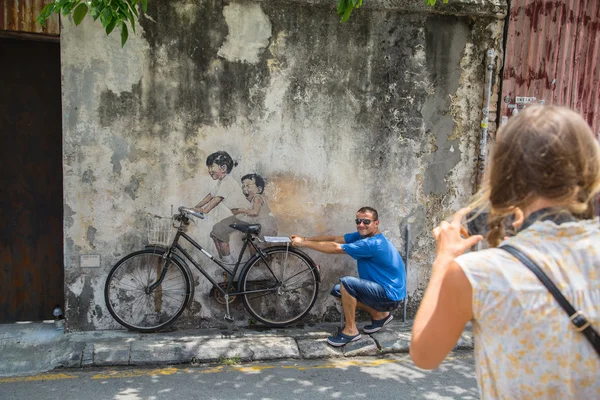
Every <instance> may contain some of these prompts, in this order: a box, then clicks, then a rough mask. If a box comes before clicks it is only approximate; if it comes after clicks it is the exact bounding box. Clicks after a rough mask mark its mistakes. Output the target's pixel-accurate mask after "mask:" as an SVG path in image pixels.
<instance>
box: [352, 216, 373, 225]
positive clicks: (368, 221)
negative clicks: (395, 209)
mask: <svg viewBox="0 0 600 400" xmlns="http://www.w3.org/2000/svg"><path fill="white" fill-rule="evenodd" d="M373 221H377V220H376V219H375V220H373V219H369V218H356V219H355V220H354V222H356V225H360V223H361V222H362V223H363V224H364V225H371V222H373Z"/></svg>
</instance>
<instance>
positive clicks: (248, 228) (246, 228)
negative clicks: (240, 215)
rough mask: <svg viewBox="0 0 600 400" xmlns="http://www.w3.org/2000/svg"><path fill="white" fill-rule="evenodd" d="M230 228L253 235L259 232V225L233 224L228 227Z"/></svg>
mask: <svg viewBox="0 0 600 400" xmlns="http://www.w3.org/2000/svg"><path fill="white" fill-rule="evenodd" d="M229 227H230V228H233V229H236V230H238V231H240V232H244V233H255V234H257V233H258V232H260V224H248V223H246V222H236V223H235V224H231V225H229Z"/></svg>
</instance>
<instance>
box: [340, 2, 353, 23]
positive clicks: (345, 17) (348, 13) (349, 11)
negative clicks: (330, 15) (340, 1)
mask: <svg viewBox="0 0 600 400" xmlns="http://www.w3.org/2000/svg"><path fill="white" fill-rule="evenodd" d="M353 8H354V6H352V5H350V6H349V7H348V8H346V11H345V12H344V14H343V15H342V19H341V22H346V21H348V18H350V14H352V9H353Z"/></svg>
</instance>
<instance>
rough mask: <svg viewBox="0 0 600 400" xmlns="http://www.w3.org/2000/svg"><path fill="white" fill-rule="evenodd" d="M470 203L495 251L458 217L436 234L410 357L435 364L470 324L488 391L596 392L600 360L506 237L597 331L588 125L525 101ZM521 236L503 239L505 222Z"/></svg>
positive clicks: (599, 228) (595, 178) (593, 162)
mask: <svg viewBox="0 0 600 400" xmlns="http://www.w3.org/2000/svg"><path fill="white" fill-rule="evenodd" d="M490 161H491V163H490V165H489V171H487V173H488V174H487V176H486V182H485V184H484V187H483V188H482V190H481V191H480V193H479V195H478V199H477V200H476V202H475V203H474V204H473V205H472V207H473V208H474V209H477V210H481V209H486V210H489V216H488V224H489V226H488V228H489V232H488V233H487V236H486V239H487V240H488V242H489V244H490V248H489V249H486V250H482V251H478V252H471V253H468V254H464V255H463V253H464V252H465V251H466V250H467V249H469V248H471V246H473V245H475V244H476V243H478V242H479V241H481V240H483V237H482V236H479V235H478V236H471V237H468V235H465V229H464V228H463V227H462V222H463V218H465V216H466V215H467V213H468V212H469V209H462V210H460V211H459V212H457V213H456V215H455V216H454V217H453V219H452V221H451V222H442V223H441V224H440V225H439V226H438V227H436V228H435V229H434V230H433V235H434V237H435V239H436V244H437V254H436V259H435V262H434V263H433V266H432V272H431V279H430V281H429V285H428V287H427V290H426V291H425V295H424V297H423V301H422V302H421V306H420V307H419V311H418V312H417V316H416V318H415V322H414V325H413V336H412V341H411V345H410V354H411V357H412V359H413V361H414V362H415V364H416V365H417V366H419V367H421V368H425V369H433V368H436V367H437V366H438V365H439V364H440V363H441V362H442V361H443V360H444V358H445V357H446V355H447V354H448V352H450V351H451V350H452V348H453V347H454V345H455V344H456V342H457V340H458V338H459V337H460V335H461V333H462V331H463V329H464V328H465V325H466V324H467V322H469V321H472V323H473V331H474V334H475V363H476V370H477V380H478V384H479V390H480V394H481V397H482V398H483V399H499V398H504V399H533V398H535V399H541V398H556V399H572V398H589V399H591V398H595V399H598V398H600V357H599V355H598V354H597V353H596V352H595V350H594V348H593V347H592V345H591V344H590V342H589V341H588V340H587V339H586V338H585V337H584V335H583V334H582V333H581V332H578V331H576V330H575V327H574V326H573V325H572V323H571V322H570V320H569V317H568V316H567V314H566V313H565V311H564V310H563V309H562V308H560V306H559V304H558V303H557V301H556V300H555V299H554V297H552V295H551V294H550V293H549V291H548V290H547V289H546V287H545V286H544V285H542V283H541V282H540V281H539V280H538V278H537V277H536V276H535V275H534V274H533V273H532V272H530V271H529V270H528V269H527V268H526V267H525V266H524V265H523V264H522V263H521V262H520V261H518V260H517V259H516V258H514V257H513V256H512V255H511V254H509V253H508V252H506V251H504V250H502V249H498V248H496V247H497V246H498V245H499V244H500V243H501V242H502V243H503V244H510V245H512V246H514V247H515V248H517V249H519V250H521V251H522V252H523V253H525V254H526V255H528V256H529V257H530V258H531V259H532V260H533V261H535V262H536V263H537V264H538V265H539V266H540V268H541V269H542V270H543V271H544V272H545V273H546V275H548V276H549V277H550V279H551V280H552V281H553V282H554V283H555V284H556V286H557V287H558V289H560V291H561V292H562V293H563V295H564V296H565V297H566V298H567V299H568V301H569V302H570V303H571V304H572V305H573V306H574V307H575V309H577V310H581V311H582V312H583V313H584V314H585V316H586V317H587V319H588V320H589V321H590V322H591V325H592V327H594V328H595V329H596V330H598V329H599V328H600V221H599V220H598V218H595V219H594V198H595V196H596V195H597V194H598V193H599V192H600V148H599V145H598V142H597V141H596V139H595V137H594V135H593V134H592V131H591V129H590V128H589V126H588V125H587V123H586V122H585V121H584V120H583V118H581V117H580V116H579V115H578V114H576V113H575V112H573V111H571V110H568V109H566V108H561V107H553V106H534V107H528V108H526V109H525V110H523V111H522V112H520V113H519V114H518V115H517V116H515V117H512V118H511V119H510V120H509V122H508V124H507V125H506V126H504V127H503V128H502V129H501V130H500V131H499V132H498V135H497V142H496V146H495V149H494V152H493V156H492V159H491V160H490ZM509 218H510V221H514V222H513V223H512V225H513V226H514V228H515V230H516V231H517V234H516V235H515V236H513V237H510V238H505V234H506V233H505V231H504V227H505V226H506V225H507V223H506V221H509Z"/></svg>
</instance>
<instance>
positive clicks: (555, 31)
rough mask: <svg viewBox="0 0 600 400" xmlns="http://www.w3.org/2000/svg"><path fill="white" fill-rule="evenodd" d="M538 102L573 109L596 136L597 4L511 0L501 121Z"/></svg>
mask: <svg viewBox="0 0 600 400" xmlns="http://www.w3.org/2000/svg"><path fill="white" fill-rule="evenodd" d="M539 102H542V103H545V104H555V105H563V106H568V107H571V108H573V109H575V110H577V111H578V112H579V113H581V114H582V115H583V116H584V117H585V118H586V120H587V121H588V123H589V124H590V125H591V126H592V129H593V131H594V132H595V133H596V135H599V133H600V0H560V1H556V0H512V1H510V12H509V19H508V31H507V41H506V49H505V57H504V74H503V81H502V98H501V103H502V107H501V117H502V120H503V121H505V120H506V118H508V117H509V116H510V115H513V114H514V113H518V110H519V109H520V108H523V107H526V106H527V104H531V103H539Z"/></svg>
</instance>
